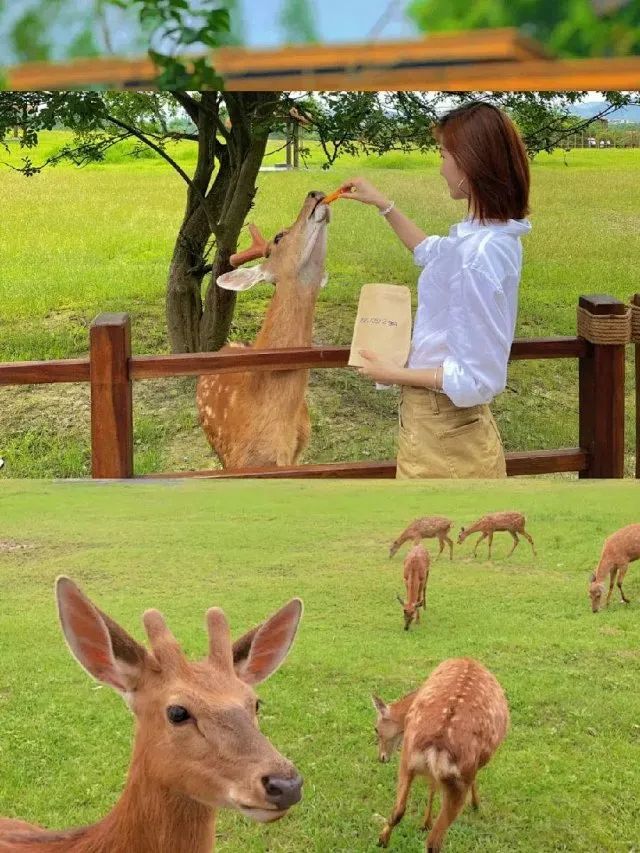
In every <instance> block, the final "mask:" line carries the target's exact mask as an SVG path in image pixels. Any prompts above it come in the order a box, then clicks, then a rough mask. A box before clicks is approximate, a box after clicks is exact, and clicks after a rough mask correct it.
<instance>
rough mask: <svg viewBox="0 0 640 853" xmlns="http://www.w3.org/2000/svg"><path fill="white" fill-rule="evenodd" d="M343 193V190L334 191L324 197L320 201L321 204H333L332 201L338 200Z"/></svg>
mask: <svg viewBox="0 0 640 853" xmlns="http://www.w3.org/2000/svg"><path fill="white" fill-rule="evenodd" d="M344 192H345V191H344V190H343V189H339V190H334V192H332V193H329V195H326V196H325V197H324V198H323V199H322V203H323V204H331V202H333V201H337V200H338V199H339V198H340V196H341V195H344Z"/></svg>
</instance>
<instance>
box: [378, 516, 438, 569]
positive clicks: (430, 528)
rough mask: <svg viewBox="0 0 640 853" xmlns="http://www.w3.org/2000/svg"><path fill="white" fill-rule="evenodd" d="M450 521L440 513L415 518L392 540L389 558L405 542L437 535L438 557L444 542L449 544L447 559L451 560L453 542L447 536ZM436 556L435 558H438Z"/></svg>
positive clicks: (431, 537)
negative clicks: (438, 544)
mask: <svg viewBox="0 0 640 853" xmlns="http://www.w3.org/2000/svg"><path fill="white" fill-rule="evenodd" d="M451 527H452V522H451V521H450V520H449V519H448V518H444V516H442V515H428V516H424V517H423V518H416V519H415V520H414V521H412V522H411V524H410V525H409V526H408V527H407V528H405V529H404V530H403V531H402V533H401V534H400V536H398V538H397V539H396V540H395V542H393V544H392V545H391V548H390V549H389V559H391V558H392V557H394V556H395V555H396V554H397V553H398V550H399V549H400V548H401V546H402V545H404V543H405V542H410V541H414V542H415V540H416V537H418V538H419V539H433V538H434V537H437V539H438V541H439V543H440V550H439V551H438V557H439V556H440V554H442V552H443V551H444V546H445V543H446V544H447V545H448V546H449V559H450V560H453V542H452V540H451V539H450V538H449V531H450V530H451ZM438 557H436V560H437V559H438Z"/></svg>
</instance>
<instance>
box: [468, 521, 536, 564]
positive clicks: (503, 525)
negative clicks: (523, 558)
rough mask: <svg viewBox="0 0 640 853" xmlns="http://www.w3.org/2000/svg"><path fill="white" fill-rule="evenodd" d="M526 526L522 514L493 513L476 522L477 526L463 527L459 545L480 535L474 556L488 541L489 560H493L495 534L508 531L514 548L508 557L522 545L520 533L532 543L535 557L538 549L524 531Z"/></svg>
mask: <svg viewBox="0 0 640 853" xmlns="http://www.w3.org/2000/svg"><path fill="white" fill-rule="evenodd" d="M524 525H525V517H524V515H522V513H521V512H492V513H489V515H483V516H482V518H480V519H478V521H476V522H475V524H472V525H471V527H466V528H465V527H461V528H460V534H459V536H458V545H462V543H463V542H464V540H465V539H466V538H467V536H471V534H472V533H480V534H482V535H481V536H480V538H479V539H478V540H477V541H476V546H475V548H474V549H473V556H474V557H475V556H476V554H477V552H478V545H479V544H480V543H481V542H482V541H483V540H484V539H488V540H489V559H491V544H492V542H493V534H494V533H496V532H498V531H506V532H509V533H510V534H511V537H512V539H513V548H512V549H511V550H510V551H509V553H508V554H507V557H510V556H511V555H512V554H513V552H514V551H515V550H516V546H517V545H518V544H519V543H520V540H519V539H518V533H520V534H521V535H522V536H524V538H525V539H526V540H527V541H528V542H529V543H530V545H531V550H532V551H533V556H534V557H535V556H536V549H535V545H534V544H533V539H532V538H531V536H529V534H528V533H527V531H526V530H525V529H524Z"/></svg>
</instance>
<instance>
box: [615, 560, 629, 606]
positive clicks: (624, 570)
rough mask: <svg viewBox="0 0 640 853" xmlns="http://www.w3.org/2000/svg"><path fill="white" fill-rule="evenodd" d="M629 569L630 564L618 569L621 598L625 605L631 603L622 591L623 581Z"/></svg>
mask: <svg viewBox="0 0 640 853" xmlns="http://www.w3.org/2000/svg"><path fill="white" fill-rule="evenodd" d="M628 568H629V564H628V563H626V564H625V565H624V566H620V568H619V569H618V589H619V590H620V597H621V598H622V600H623V602H624V603H625V604H629V603H630V601H629V599H628V598H627V597H626V595H625V594H624V592H623V591H622V581H623V580H624V576H625V575H626V573H627V569H628Z"/></svg>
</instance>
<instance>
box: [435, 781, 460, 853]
mask: <svg viewBox="0 0 640 853" xmlns="http://www.w3.org/2000/svg"><path fill="white" fill-rule="evenodd" d="M466 796H467V789H466V788H459V787H458V786H457V785H452V784H450V783H447V782H445V783H443V786H442V806H441V808H440V814H439V815H438V818H437V820H436V822H435V825H434V827H433V829H432V830H431V832H430V833H429V837H428V838H427V853H440V851H441V850H442V842H443V841H444V836H445V834H446V832H447V830H448V829H449V827H450V826H451V824H452V823H453V822H454V820H455V819H456V818H457V817H458V815H459V814H460V812H461V811H462V807H463V806H464V801H465V799H466Z"/></svg>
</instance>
